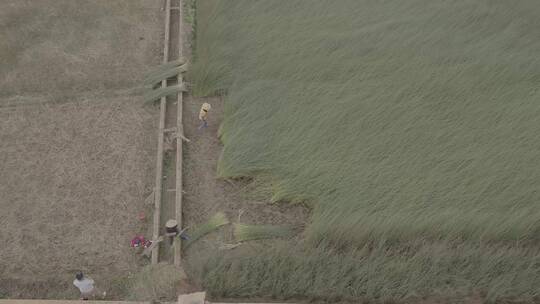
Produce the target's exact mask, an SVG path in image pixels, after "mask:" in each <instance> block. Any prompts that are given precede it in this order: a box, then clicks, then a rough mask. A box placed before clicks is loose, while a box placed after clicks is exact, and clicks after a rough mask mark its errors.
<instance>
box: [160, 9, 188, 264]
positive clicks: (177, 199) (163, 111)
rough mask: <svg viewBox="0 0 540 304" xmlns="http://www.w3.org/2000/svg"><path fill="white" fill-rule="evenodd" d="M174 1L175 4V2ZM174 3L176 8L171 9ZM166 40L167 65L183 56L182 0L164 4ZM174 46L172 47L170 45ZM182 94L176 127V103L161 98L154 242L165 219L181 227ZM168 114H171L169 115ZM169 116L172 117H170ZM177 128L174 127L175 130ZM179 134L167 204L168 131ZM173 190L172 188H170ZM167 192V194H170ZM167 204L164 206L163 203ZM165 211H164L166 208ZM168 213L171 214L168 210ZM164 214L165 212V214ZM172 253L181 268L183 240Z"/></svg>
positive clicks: (181, 80) (165, 58) (174, 247)
mask: <svg viewBox="0 0 540 304" xmlns="http://www.w3.org/2000/svg"><path fill="white" fill-rule="evenodd" d="M173 1H174V2H173ZM172 3H174V4H175V5H174V6H172ZM164 9H165V39H164V50H163V63H164V64H165V63H167V62H168V61H169V60H170V59H171V58H172V59H174V57H175V55H177V56H178V58H182V57H183V42H184V35H183V1H182V0H166V1H165V8H164ZM172 10H177V11H178V14H175V15H174V16H176V15H178V18H179V19H178V29H176V27H175V28H174V29H172V28H171V24H175V21H176V19H174V20H172V18H173V17H172V16H171V11H172ZM172 30H178V41H176V39H175V38H176V36H175V37H171V32H173V31H172ZM176 43H177V44H178V54H171V53H170V50H171V48H174V47H175V46H176ZM171 44H172V45H171ZM176 81H177V84H178V85H182V83H183V76H182V74H179V75H178V77H177V79H176ZM161 86H162V87H166V86H167V79H165V80H163V81H162V83H161ZM182 94H183V93H182V92H179V93H178V94H177V98H176V107H177V110H176V113H175V114H176V121H174V122H173V123H174V125H171V121H170V120H169V119H170V117H171V114H172V113H168V112H170V111H174V110H173V109H171V108H174V104H172V100H170V99H169V103H171V104H169V106H167V97H162V98H161V101H160V119H159V132H158V151H157V159H156V181H155V183H156V184H155V185H156V186H155V189H154V223H153V235H152V238H153V239H154V240H157V239H158V238H159V234H160V230H161V228H162V225H163V224H164V223H163V222H162V221H163V220H164V217H166V218H167V219H170V218H174V219H176V221H177V222H178V228H179V229H181V228H182V170H183V169H182V161H183V153H182V150H183V140H185V137H184V127H183V122H182V115H183V95H182ZM167 114H169V115H167ZM167 117H169V118H167ZM166 125H168V128H169V129H166V128H165V127H166ZM172 126H174V128H172ZM173 129H174V130H175V131H176V136H175V137H176V154H175V181H174V183H175V189H174V190H173V191H175V195H174V202H173V201H172V198H171V200H169V199H168V196H167V198H166V201H165V202H163V174H164V172H163V171H164V168H163V161H164V139H165V138H164V137H165V134H164V133H165V132H167V131H170V130H173ZM171 190H172V189H171ZM171 190H168V191H171ZM164 203H166V205H165V206H163V204H164ZM171 206H172V207H174V214H170V215H169V213H172V212H173V210H172V209H170V208H171ZM164 208H165V209H164ZM167 210H168V211H167ZM164 212H165V213H164ZM159 247H160V246H155V247H154V248H153V250H152V264H156V263H158V262H159V259H160V253H159ZM173 250H174V256H173V263H174V265H176V266H180V264H181V258H182V254H181V253H182V246H181V240H180V238H175V240H174V244H173Z"/></svg>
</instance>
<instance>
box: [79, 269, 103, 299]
mask: <svg viewBox="0 0 540 304" xmlns="http://www.w3.org/2000/svg"><path fill="white" fill-rule="evenodd" d="M94 284H95V282H94V280H92V278H90V277H86V276H84V274H83V273H82V272H81V271H79V272H77V274H75V280H74V281H73V285H75V286H76V287H77V288H79V291H80V292H81V299H82V300H88V299H89V298H95V297H96V295H97V293H98V291H97V289H96V287H95V286H94ZM106 295H107V293H106V292H103V293H102V294H101V296H102V297H103V298H105V296H106Z"/></svg>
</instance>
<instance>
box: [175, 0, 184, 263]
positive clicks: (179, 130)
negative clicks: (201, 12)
mask: <svg viewBox="0 0 540 304" xmlns="http://www.w3.org/2000/svg"><path fill="white" fill-rule="evenodd" d="M178 10H179V14H178V15H179V17H178V18H180V19H179V22H178V27H179V30H178V36H179V37H178V58H182V57H183V55H184V54H183V53H184V35H183V29H184V26H183V21H184V16H183V13H184V10H183V0H179V1H178ZM182 78H183V77H182V73H180V74H178V84H179V85H180V84H182V83H183V79H182ZM182 94H183V93H182V92H178V97H177V100H176V135H177V136H176V196H175V213H176V214H175V216H176V221H177V222H178V228H179V229H182V161H183V152H182V149H183V147H182V146H183V139H184V124H183V122H182V115H183V96H182ZM181 259H182V241H181V239H180V238H176V242H175V243H174V265H176V266H180V262H181Z"/></svg>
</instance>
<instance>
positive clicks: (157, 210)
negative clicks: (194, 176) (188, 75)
mask: <svg viewBox="0 0 540 304" xmlns="http://www.w3.org/2000/svg"><path fill="white" fill-rule="evenodd" d="M170 7H171V0H166V3H165V39H164V46H163V63H164V64H165V63H167V62H168V61H169V39H170V35H171V33H170V19H171V10H170ZM166 86H167V79H164V80H162V81H161V87H162V88H165V87H166ZM159 108H160V113H159V132H158V148H157V160H156V185H155V188H154V223H153V233H152V239H153V240H154V241H157V239H158V238H159V227H160V219H161V192H162V188H163V185H162V181H163V140H164V135H165V134H164V130H165V113H166V110H167V98H166V97H165V96H164V97H161V100H160V104H159ZM158 260H159V246H155V247H154V248H153V249H152V264H157V263H158Z"/></svg>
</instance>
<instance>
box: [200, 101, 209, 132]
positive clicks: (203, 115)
mask: <svg viewBox="0 0 540 304" xmlns="http://www.w3.org/2000/svg"><path fill="white" fill-rule="evenodd" d="M210 109H212V106H211V105H210V104H209V103H207V102H205V103H203V104H202V106H201V111H200V112H199V120H200V121H201V125H200V126H199V130H200V129H202V128H206V127H208V121H207V119H208V111H210Z"/></svg>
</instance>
